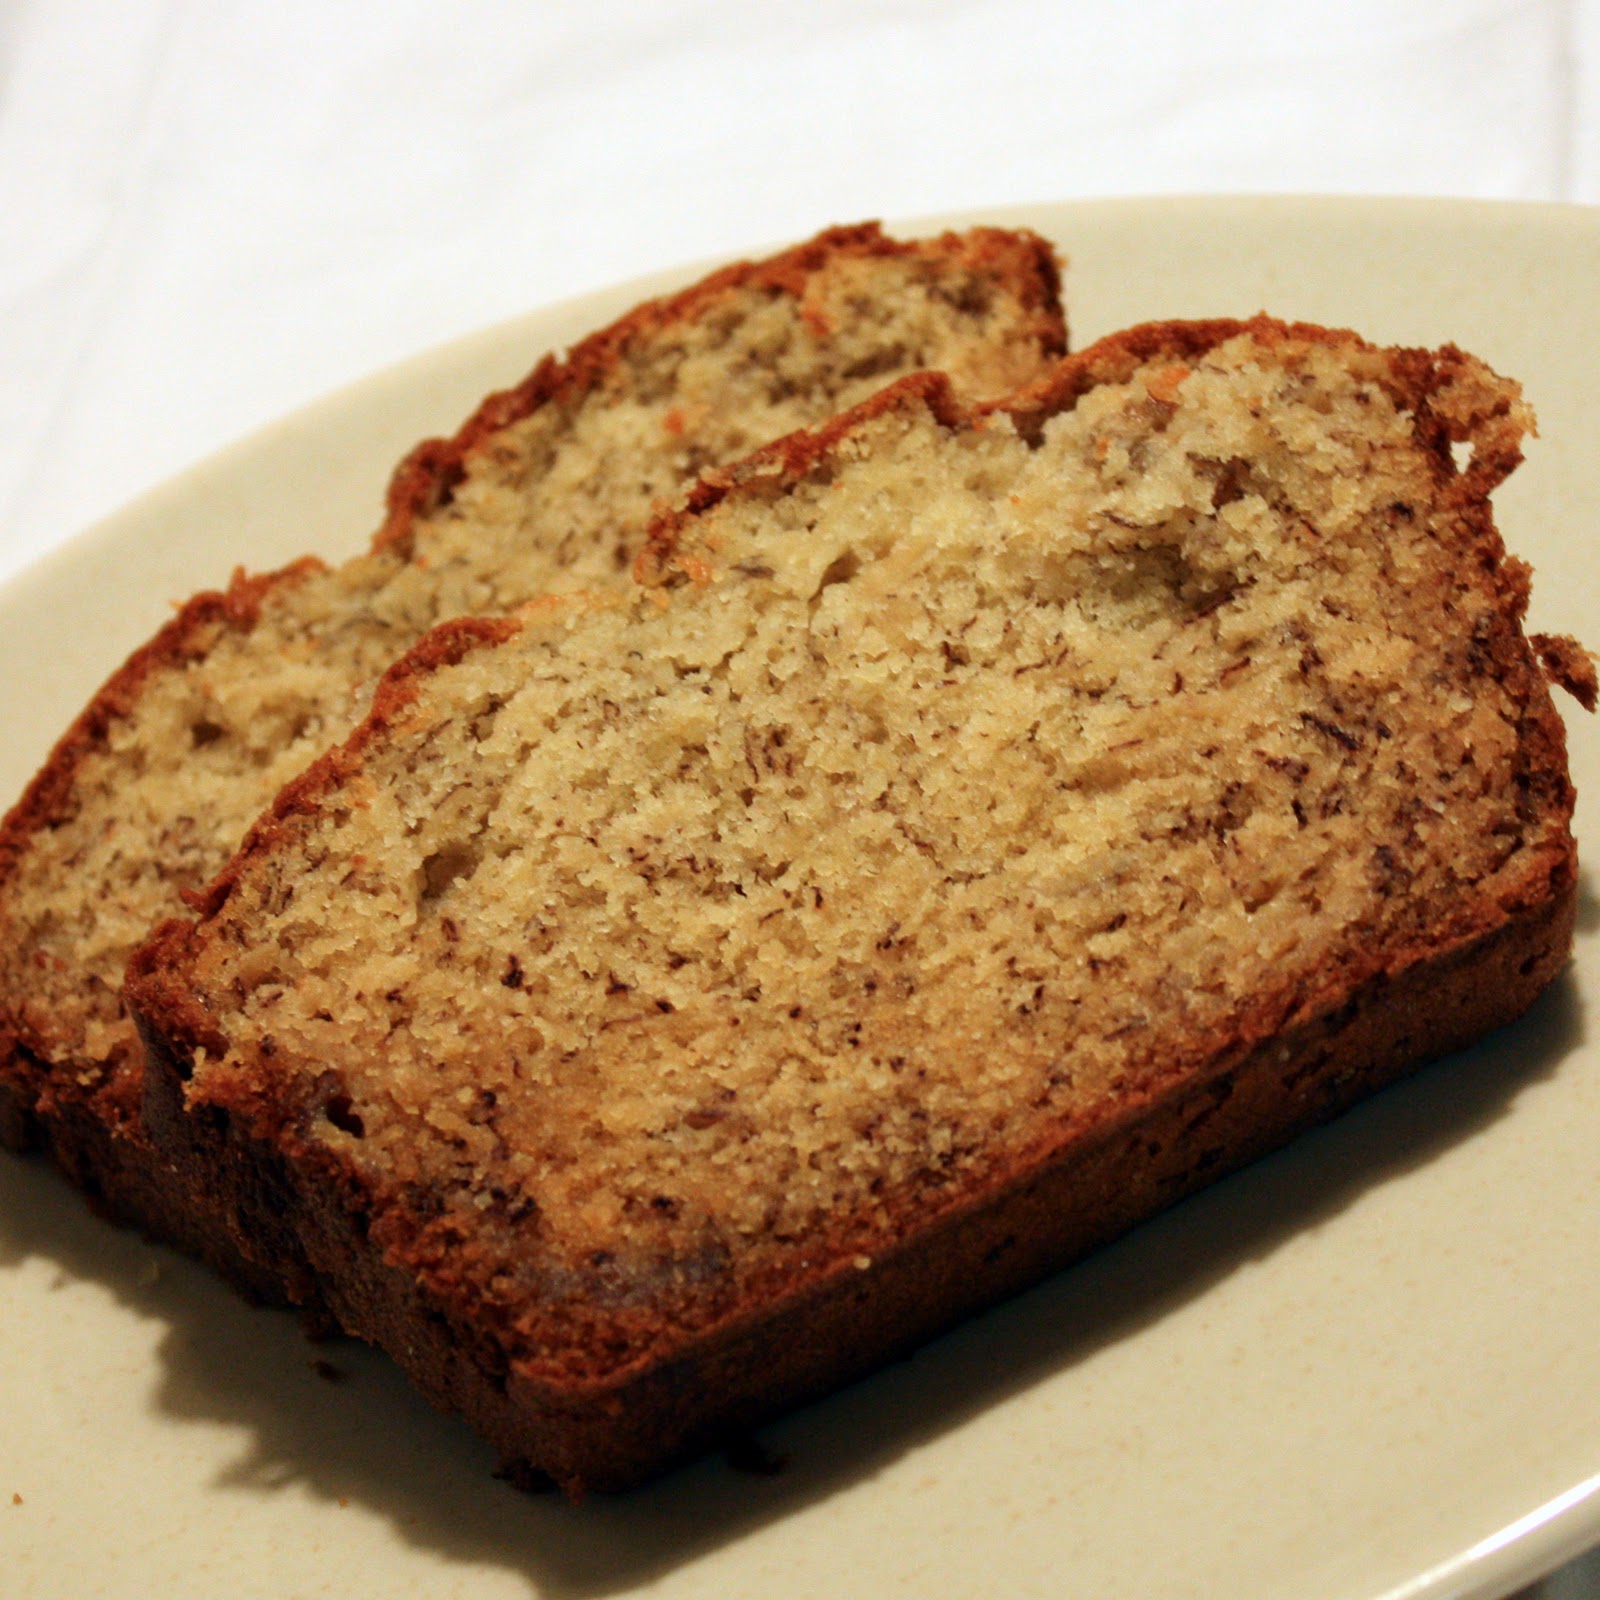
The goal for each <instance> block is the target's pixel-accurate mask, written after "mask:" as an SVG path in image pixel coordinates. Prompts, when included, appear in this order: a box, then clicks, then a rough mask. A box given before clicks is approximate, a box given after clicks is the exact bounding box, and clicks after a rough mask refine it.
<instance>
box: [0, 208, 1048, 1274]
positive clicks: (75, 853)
mask: <svg viewBox="0 0 1600 1600" xmlns="http://www.w3.org/2000/svg"><path fill="white" fill-rule="evenodd" d="M1064 348H1065V331H1064V327H1063V323H1062V318H1061V309H1060V299H1059V283H1058V275H1057V269H1056V264H1055V260H1054V258H1053V255H1052V253H1051V250H1050V248H1049V247H1048V246H1047V245H1046V244H1045V242H1044V241H1042V240H1040V239H1038V238H1037V237H1035V236H1033V235H1029V234H1025V233H1013V232H1004V231H999V230H993V229H977V230H974V231H972V232H969V233H965V234H949V235H946V236H944V237H941V238H937V239H930V240H924V241H917V242H909V243H906V242H898V241H895V240H892V239H890V238H888V237H886V236H885V235H884V234H883V233H882V232H881V231H880V230H879V229H878V228H877V227H876V226H873V225H866V226H861V227H854V228H840V229H834V230H831V231H829V232H827V233H824V234H822V235H820V236H819V237H818V238H817V239H815V240H813V241H811V242H810V243H808V244H805V245H803V246H800V247H798V248H796V249H793V250H790V251H787V252H785V253H784V254H782V255H779V256H777V257H775V258H773V259H771V260H767V261H765V262H761V263H758V264H743V265H739V266H734V267H730V268H728V269H726V270H723V271H720V272H718V273H716V274H715V275H713V276H712V277H710V278H708V279H706V280H705V281H703V282H701V283H699V284H698V285H696V286H695V287H693V288H690V289H688V290H686V291H685V292H683V293H681V294H678V295H675V296H673V297H671V298H669V299H665V300H661V301H659V302H653V303H650V304H647V305H645V306H642V307H641V308H639V309H638V310H636V311H634V312H633V313H632V314H631V315H629V316H626V317H624V318H623V319H622V320H620V321H619V322H617V323H616V324H615V325H613V326H611V327H609V328H607V329H605V330H603V331H602V332H600V333H597V334H595V335H594V336H593V337H591V338H589V339H587V340H585V341H584V342H583V343H582V344H580V345H578V346H577V347H576V348H575V349H573V350H572V351H571V352H570V354H568V355H567V356H566V357H565V359H558V358H556V357H549V358H547V359H545V360H544V361H543V362H541V363H540V365H539V366H538V367H537V368H536V369H535V370H534V372H533V373H532V374H531V376H529V377H528V378H527V380H526V381H525V382H523V383H522V384H520V385H519V386H518V387H516V388H514V389H512V390H510V391H508V392H506V393H502V394H496V395H493V396H491V397H490V398H489V399H488V400H486V401H485V402H484V404H483V405H482V406H481V407H480V408H479V410H478V411H477V413H476V414H475V415H474V416H473V417H472V418H471V419H470V420H469V421H468V422H467V423H466V424H465V426H464V427H463V428H462V429H461V430H460V431H459V432H458V433H457V434H456V436H455V437H454V438H452V439H449V440H435V441H432V442H429V443H427V444H424V445H423V446H421V447H420V448H419V449H418V450H417V451H416V452H414V453H413V455H412V456H411V457H410V458H409V460H408V461H407V462H405V463H404V464H403V465H402V467H401V468H400V470H399V471H398V473H397V474H396V475H395V478H394V480H393V483H392V486H391V488H390V491H389V504H388V516H387V520H386V522H385V524H384V526H383V528H382V530H381V532H380V534H379V535H378V537H377V539H376V541H375V544H374V546H373V548H372V550H371V551H370V553H368V554H366V555H364V556H362V557H360V558H358V559H356V560H353V561H350V562H347V563H346V564H344V565H343V566H340V567H337V568H333V569H331V570H330V569H328V568H325V567H324V566H322V565H321V564H320V563H318V562H315V561H311V560H306V561H302V562H300V563H298V564H296V565H295V566H293V567H290V568H288V569H287V570H285V571H283V572H279V573H275V574H273V575H271V576H268V577H261V578H245V577H242V576H241V577H240V578H237V579H236V580H235V581H234V583H233V584H232V586H231V587H230V588H229V589H228V590H227V591H226V593H211V594H204V595H201V596H199V597H198V598H196V599H194V600H192V601H191V602H190V603H189V604H188V605H187V606H186V607H185V608H184V609H183V611H182V612H181V614H180V615H179V616H178V617H177V618H176V619H175V620H174V621H173V622H172V623H171V624H170V625H169V626H168V627H166V628H165V629H163V630H162V632H161V633H160V634H159V635H158V636H157V637H156V638H155V639H154V640H153V641H152V642H151V643H150V644H149V645H147V646H146V647H145V648H144V649H142V650H141V651H139V652H138V653H137V654H136V655H134V657H133V658H132V659H131V660H130V661H129V662H128V663H127V665H126V666H124V667H123V668H122V670H121V671H119V672H118V673H117V674H116V675H115V676H114V677H113V678H112V679H111V680H110V682H109V683H108V684H107V685H106V686H105V688H104V689H103V690H102V691H101V692H100V693H99V695H98V696H97V697H96V698H95V700H94V701H93V703H92V704H91V705H90V706H89V708H88V710H87V711H86V712H85V713H84V714H83V716H82V717H81V718H80V719H79V721H78V722H77V723H76V724H75V725H74V727H73V728H72V729H71V730H70V731H69V732H68V733H67V735H66V736H65V738H64V739H63V740H62V742H61V743H60V745H59V746H58V747H57V749H56V751H55V752H54V754H53V755H52V757H51V758H50V761H49V763H48V765H47V766H46V767H45V768H44V770H43V772H42V773H41V774H40V775H39V777H38V778H37V779H36V780H35V782H34V783H33V785H32V786H31V787H30V788H29V790H28V791H27V793H26V794H25V795H24V796H23V797H22V799H21V801H20V802H19V804H18V805H17V806H16V807H15V808H14V809H13V810H12V812H11V814H10V815H9V817H8V818H7V820H6V821H5V823H4V826H3V827H0V946H3V947H4V949H5V951H6V960H5V963H4V965H3V968H0V1135H3V1136H4V1137H5V1139H6V1140H7V1142H9V1143H12V1144H14V1145H15V1144H22V1143H24V1142H26V1141H28V1140H30V1139H32V1140H34V1141H38V1142H43V1143H44V1144H46V1145H48V1147H49V1148H50V1149H51V1151H52V1153H53V1154H54V1156H55V1158H56V1160H57V1162H58V1163H59V1164H60V1165H61V1166H62V1167H63V1168H64V1169H65V1170H66V1171H67V1172H68V1173H69V1174H70V1175H71V1176H72V1177H74V1178H75V1179H76V1180H77V1181H78V1182H79V1183H80V1184H82V1185H83V1186H84V1187H85V1188H86V1189H87V1190H89V1191H90V1193H91V1194H92V1195H94V1196H95V1197H97V1198H98V1200H99V1201H100V1202H101V1204H102V1205H103V1206H104V1207H105V1208H106V1209H108V1210H110V1211H111V1212H113V1213H114V1214H117V1215H119V1216H122V1217H124V1218H126V1219H128V1220H131V1221H134V1222H137V1223H140V1224H142V1225H144V1226H145V1227H146V1228H147V1229H149V1230H151V1231H153V1232H155V1233H157V1234H161V1235H164V1236H166V1237H169V1238H172V1239H174V1240H175V1241H177V1242H180V1243H185V1244H187V1245H188V1246H189V1247H190V1248H192V1249H195V1250H197V1251H199V1252H200V1253H202V1254H205V1255H209V1256H211V1257H212V1258H213V1259H217V1260H218V1261H219V1264H223V1265H228V1263H227V1261H226V1248H225V1245H224V1243H223V1241H222V1240H221V1239H219V1238H218V1237H217V1236H216V1235H215V1234H214V1231H213V1230H212V1229H211V1228H210V1226H209V1222H208V1219H207V1218H206V1216H205V1214H204V1208H198V1209H197V1208H194V1207H192V1206H190V1205H189V1204H188V1203H187V1201H186V1200H185V1199H184V1198H183V1197H181V1196H177V1195H174V1194H173V1193H172V1192H171V1191H170V1190H169V1189H168V1188H167V1187H166V1185H165V1184H164V1182H163V1181H162V1177H161V1174H160V1173H159V1171H157V1170H156V1169H154V1167H153V1166H152V1164H151V1163H150V1162H149V1160H148V1158H147V1149H146V1146H145V1143H144V1140H143V1138H142V1134H141V1132H140V1129H139V1125H138V1104H139V1099H140V1094H141V1078H142V1061H141V1057H140V1054H139V1051H138V1048H137V1043H136V1039H135V1036H134V1033H133V1028H132V1024H131V1023H130V1022H129V1020H128V1019H127V1017H126V1016H125V1015H124V1013H123V1009H122V1002H121V979H122V971H123V966H124V963H125V961H126V958H127V955H128V953H129V952H130V951H131V950H132V949H133V948H134V947H135V946H136V945H137V944H138V942H139V941H140V940H141V939H142V938H144V937H145V936H146V935H147V934H148V933H149V932H150V930H151V929H152V928H153V927H154V926H155V924H156V923H157V922H158V921H160V920H161V919H162V918H163V917H166V916H170V915H173V914H175V913H177V912H179V911H181V910H182V902H181V900H180V898H179V897H180V895H182V894H183V893H184V892H185V891H187V890H190V889H194V888H197V887H199V886H202V885H204V884H205V883H206V882H207V881H209V880H210V878H211V877H212V876H213V875H214V874H215V873H216V872H217V871H219V870H220V869H221V867H222V866H223V864H224V863H225V862H226V861H227V859H228V857H229V855H230V854H231V853H232V851H233V850H234V849H235V848H236V846H237V845H238V843H239V841H240V839H241V838H242V836H243V834H244V831H245V828H246V827H247V826H248V824H249V823H250V821H251V820H252V819H253V818H254V817H255V816H256V815H257V814H258V813H259V812H260V811H261V810H262V809H263V807H265V806H266V805H267V804H268V803H269V802H270V801H271V799H272V796H273V795H274V794H276V792H277V791H278V789H279V787H280V786H281V785H282V784H283V783H284V782H285V781H286V780H288V779H289V778H291V777H292V776H294V774H296V773H297V772H299V771H300V770H301V769H302V768H303V767H304V766H305V765H306V764H307V763H308V762H309V761H310V760H311V759H312V758H313V757H314V756H316V755H317V754H319V753H320V752H321V751H322V750H323V749H325V748H326V747H327V746H328V745H329V744H331V743H333V742H334V741H335V740H337V739H338V738H340V737H342V736H343V735H344V734H345V733H346V732H348V731H349V729H350V727H351V726H352V725H353V723H354V721H355V720H356V719H357V718H358V717H359V715H360V714H361V712H362V711H363V710H364V708H365V704H366V701H367V698H368V695H369V692H370V688H371V686H372V684H373V683H374V682H375V681H376V680H377V678H378V677H379V675H380V674H381V673H382V671H383V669H384V668H385V667H387V666H388V665H389V664H390V663H391V662H392V661H393V660H394V659H395V657H396V656H398V655H399V654H400V653H401V652H403V651H404V650H405V649H407V648H408V647H410V646H411V645H412V644H414V643H415V642H416V640H417V639H418V638H419V637H420V636H421V635H422V634H423V633H424V632H426V631H427V629H428V628H430V627H432V626H433V625H434V624H435V623H437V622H439V621H441V620H442V619H444V618H447V617H451V616H455V615H459V614H468V613H474V612H482V611H488V610H501V609H504V608H506V607H508V606H513V605H516V604H518V603H519V602H522V601H525V600H527V599H529V598H530V597H532V596H535V595H539V594H543V593H546V592H554V591H560V590H562V589H574V588H579V587H582V588H587V589H591V590H601V589H604V588H606V587H608V586H610V587H615V586H618V585H622V584H626V583H629V582H631V580H630V579H629V576H628V572H629V568H630V566H631V563H632V561H633V558H634V555H635V554H636V553H637V546H638V545H639V544H640V542H641V541H642V539H643V532H644V528H645V526H646V524H647V522H648V519H649V517H650V515H651V513H652V511H653V510H654V509H658V507H659V503H660V502H662V501H664V500H668V499H670V498H671V497H672V496H673V495H674V494H675V493H677V492H678V490H679V489H680V487H681V486H682V485H684V484H685V483H686V482H688V481H692V479H693V477H694V476H695V474H697V473H698V472H699V471H700V470H701V469H702V468H704V467H706V466H707V465H709V464H712V463H715V462H718V461H722V460H730V459H734V458H736V457H738V456H741V455H744V454H747V453H748V452H749V451H751V450H752V449H754V448H755V447H756V446H757V445H760V444H763V443H765V442H767V441H768V440H770V439H773V438H776V437H778V436H779V435H781V434H784V433H787V432H789V431H790V430H792V429H794V428H797V427H800V426H801V425H803V424H806V423H814V422H816V421H819V420H820V419H822V418H824V417H827V416H829V415H830V414H832V413H833V412H835V411H836V410H838V409H839V408H840V407H841V406H843V405H848V404H850V403H853V402H855V401H858V400H860V399H862V398H864V397H865V396H867V395H869V394H871V393H872V392H874V391H875V390H876V389H878V388H880V387H881V386H882V385H883V384H885V383H886V382H889V381H890V380H892V379H894V378H896V377H899V376H902V375H904V374H905V373H907V372H910V371H916V370H920V369H923V368H929V367H932V368H939V369H941V370H948V371H949V372H950V373H952V374H953V375H954V379H955V381H956V383H957V384H958V386H959V387H960V388H961V389H962V390H963V391H964V392H968V393H971V394H973V395H975V396H979V395H982V396H993V395H999V394H1003V393H1007V392H1009V391H1010V390H1011V389H1012V388H1013V387H1014V386H1016V385H1017V384H1019V383H1021V382H1023V381H1025V380H1027V379H1029V378H1032V377H1034V376H1036V375H1037V374H1039V373H1040V372H1041V371H1042V370H1044V368H1045V366H1046V365H1047V363H1048V361H1049V360H1051V359H1053V358H1055V357H1057V356H1059V355H1060V354H1061V353H1062V351H1063V349H1064ZM235 1275H236V1276H240V1275H241V1273H240V1272H239V1271H237V1270H236V1271H235ZM251 1287H253V1288H254V1289H255V1290H256V1292H258V1293H259V1292H264V1290H265V1289H266V1287H267V1285H266V1284H263V1283H261V1282H253V1283H252V1284H251Z"/></svg>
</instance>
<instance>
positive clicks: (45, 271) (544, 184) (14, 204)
mask: <svg viewBox="0 0 1600 1600" xmlns="http://www.w3.org/2000/svg"><path fill="white" fill-rule="evenodd" d="M1180 191H1188V192H1200V191H1206V192H1219V191H1235V192H1237V191H1246V192H1251V191H1262V192H1267V191H1276V192H1283V191H1301V192H1345V193H1352V192H1355V193H1374V194H1435V195H1454V196H1471V197H1485V198H1490V197H1493V198H1506V199H1536V200H1568V201H1584V202H1600V0H1406V3H1405V4H1400V5H1396V4H1393V3H1390V0H1345V3H1343V4H1341V5H1338V6H1325V5H1312V4H1298V3H1294V0H1208V3H1206V4H1203V5H1201V4H1185V3H1182V0H811V3H810V4H807V5H804V6H800V5H782V4H770V3H769V4H765V5H762V4H759V3H755V4H752V3H749V0H670V3H668V0H657V3H652V0H583V3H582V4H576V3H572V0H561V3H550V0H546V3H544V4H538V3H524V4H512V3H497V0H453V3H450V4H440V3H439V0H371V3H361V0H271V3H261V0H256V3H247V0H0V578H3V577H4V576H6V575H8V574H10V573H12V572H14V571H16V570H18V569H19V568H20V567H22V566H24V565H26V564H27V563H28V562H30V561H32V560H34V559H36V558H37V557H38V556H39V555H41V554H42V553H44V552H45V551H47V550H48V549H50V548H51V547H52V546H53V545H55V544H56V543H58V542H59V541H61V540H62V539H64V538H66V537H68V536H70V535H71V534H72V533H74V532H76V531H77V530H78V529H79V528H81V527H83V526H85V525H86V524H88V523H90V522H92V521H93V520H94V519H96V518H97V517H99V516H101V515H103V514H105V513H107V512H109V511H111V510H114V509H115V508H116V507H117V506H118V505H120V504H121V503H122V502H124V501H125V500H127V499H128V498H130V497H131V496H132V495H134V494H135V493H137V492H138V491H140V490H141V489H144V488H146V487H148V486H149V485H151V484H153V483H155V482H157V481H159V480H161V479H162V478H164V477H166V476H168V475H170V474H171V473H172V472H174V471H176V470H177V469H179V468H181V467H183V466H184V465H186V464H187V463H189V462H191V461H193V460H195V459H197V458H198V457H200V456H202V455H205V454H207V453H208V452H210V451H211V450H212V449H214V448H216V447H217V446H219V445H221V444H223V443H226V442H227V441H229V440H230V439H233V438H235V437H237V436H239V435H240V434H242V433H245V432H247V431H248V430H250V429H252V428H254V427H256V426H258V425H259V424H261V423H264V422H267V421H269V420H270V419H272V418H273V417H274V416H276V415H278V414H280V413H282V412H283V411H285V410H288V409H289V408H291V407H293V406H295V405H298V404H299V403H301V402H302V401H305V400H308V399H310V398H312V397H314V396H316V395H318V394H320V393H322V392H324V391H326V390H328V389H330V388H332V387H334V386H336V385H338V384H341V383H344V382H346V381H349V380H351V379H354V378H357V377H359V376H361V375H362V374H363V373H365V372H368V371H370V370H372V369H373V368H375V367H377V366H380V365H382V364H384V363H386V362H388V361H391V360H393V359H396V358H398V357H400V356H404V355H407V354H410V353H412V352H414V351H416V350H418V349H420V348H423V347H425V346H428V345H430V344H433V343H436V342H438V341H440V340H443V339H447V338H449V337H451V336H453V335H455V334H458V333H461V332H464V331H466V330H468V329H470V328H473V327H476V326H478V325H481V324H483V323H485V322H488V321H491V320H493V319H496V318H499V317H502V316H507V315H510V314H512V313H514V312H518V311H522V310H526V309H529V308H531V307H533V306H535V305H538V304H540V303H542V302H545V301H548V300H551V299H554V298H557V297H560V296H564V295H567V294H571V293H576V292H579V291H582V290H585V289H589V288H593V287H598V286H599V285H601V284H604V283H608V282H611V281H614V280H617V279H621V278H626V277H630V276H633V275H635V274H638V273H642V272H645V271H648V270H651V269H654V268H657V267H662V266H668V265H672V264H675V263H678V262H682V261H687V260H692V259H697V258H700V257H704V256H708V255H713V254H718V253H723V252H735V251H743V250H745V249H747V248H752V247H756V246H761V245H765V244H768V243H777V242H781V241H784V240H787V239H792V238H798V237H800V236H803V235H806V234H809V233H811V232H813V231H814V230H815V229H816V228H818V227H820V226H822V225H824V224H826V223H829V222H838V221H849V220H856V219H859V218H863V217H869V216H877V217H884V218H888V219H894V218H896V217H908V216H915V215H918V214H926V213H929V212H938V211H945V210H952V209H957V208H962V207H969V206H993V205H1002V204H1007V203H1011V202H1020V201H1038V200H1054V199H1067V198H1075V197H1087V196H1097V195H1109V194H1153V193H1172V192H1180ZM1597 290H1600V286H1597ZM240 555H241V556H245V555H247V553H246V552H240ZM224 565H225V563H223V562H219V570H220V569H221V568H222V567H223V566H224ZM205 576H207V577H208V578H210V577H214V576H216V575H215V574H207V575H205ZM1585 1570H1586V1571H1587V1573H1588V1578H1587V1580H1585V1579H1584V1578H1583V1576H1582V1575H1581V1574H1580V1575H1578V1576H1577V1577H1576V1578H1574V1577H1571V1576H1570V1575H1569V1577H1568V1578H1567V1579H1565V1580H1557V1587H1555V1588H1553V1589H1552V1590H1551V1591H1550V1592H1552V1593H1561V1594H1563V1595H1567V1594H1570V1595H1574V1596H1575V1595H1577V1594H1578V1593H1580V1592H1581V1593H1586V1594H1592V1593H1593V1592H1594V1589H1593V1588H1592V1587H1590V1585H1593V1584H1595V1583H1600V1572H1597V1571H1596V1568H1595V1565H1594V1563H1593V1562H1592V1561H1591V1562H1590V1563H1589V1564H1587V1566H1586V1569H1585ZM1563 1584H1564V1585H1565V1586H1564V1587H1560V1585H1563ZM1575 1584H1582V1585H1583V1587H1582V1588H1581V1589H1580V1588H1577V1587H1574V1585H1575Z"/></svg>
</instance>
